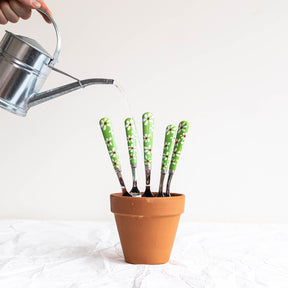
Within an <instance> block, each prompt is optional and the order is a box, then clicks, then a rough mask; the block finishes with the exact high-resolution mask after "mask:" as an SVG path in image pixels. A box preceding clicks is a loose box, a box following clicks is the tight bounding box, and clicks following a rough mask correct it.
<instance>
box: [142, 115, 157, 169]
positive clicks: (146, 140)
mask: <svg viewBox="0 0 288 288" xmlns="http://www.w3.org/2000/svg"><path fill="white" fill-rule="evenodd" d="M142 126H143V146H144V162H145V166H151V165H152V147H153V133H154V115H153V114H152V113H151V112H146V113H144V114H143V116H142Z"/></svg>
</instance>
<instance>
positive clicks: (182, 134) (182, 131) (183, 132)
mask: <svg viewBox="0 0 288 288" xmlns="http://www.w3.org/2000/svg"><path fill="white" fill-rule="evenodd" d="M188 129H189V123H188V122H187V121H181V122H180V123H179V125H178V130H177V135H176V140H175V144H174V149H173V154H172V159H171V163H170V167H169V170H170V171H175V170H176V166H177V163H178V160H179V157H180V155H181V152H182V147H183V144H184V142H185V139H186V136H187V132H188Z"/></svg>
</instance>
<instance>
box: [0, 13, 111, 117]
mask: <svg viewBox="0 0 288 288" xmlns="http://www.w3.org/2000/svg"><path fill="white" fill-rule="evenodd" d="M38 11H39V12H41V13H43V14H45V15H46V16H47V17H48V18H49V19H50V20H51V22H52V23H53V26H54V28H55V31H56V36H57V45H56V49H55V52H54V55H53V56H50V55H49V53H48V52H46V51H45V50H44V48H43V47H41V46H40V45H39V44H38V43H37V42H36V41H35V40H33V39H31V38H28V37H24V36H20V35H15V34H13V33H11V32H8V31H6V33H5V35H4V37H3V39H2V40H1V42H0V107H1V108H4V109H6V110H8V111H10V112H13V113H15V114H18V115H21V116H25V115H26V113H27V111H28V110H29V108H30V107H32V106H35V105H37V104H40V103H42V102H45V101H47V100H50V99H53V98H55V97H58V96H61V95H64V94H66V93H69V92H72V91H74V90H76V89H79V88H83V87H86V86H88V85H93V84H113V80H112V79H99V78H95V79H94V78H93V79H86V80H81V81H80V80H78V79H77V78H75V77H73V76H71V75H69V74H67V73H65V72H63V71H60V70H59V69H56V68H55V67H54V65H55V63H56V62H57V59H58V56H59V53H60V48H61V37H60V33H59V30H58V27H57V25H56V23H55V21H54V20H53V18H52V17H51V16H50V15H49V14H48V13H46V12H45V11H44V10H42V9H38ZM51 70H54V71H57V72H59V73H62V74H64V75H66V76H69V77H71V78H73V79H74V80H76V82H73V83H71V84H67V85H63V86H60V87H57V88H54V89H51V90H48V91H44V92H39V91H40V89H41V87H42V86H43V84H44V82H45V80H46V79H47V77H48V75H49V73H50V71H51Z"/></svg>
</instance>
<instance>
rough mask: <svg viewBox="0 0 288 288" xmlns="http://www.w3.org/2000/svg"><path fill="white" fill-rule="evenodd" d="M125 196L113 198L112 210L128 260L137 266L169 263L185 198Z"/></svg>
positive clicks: (117, 194) (175, 195)
mask: <svg viewBox="0 0 288 288" xmlns="http://www.w3.org/2000/svg"><path fill="white" fill-rule="evenodd" d="M171 195H172V197H159V198H158V197H153V198H150V197H142V198H141V197H125V196H122V194H121V193H115V194H111V195H110V204H111V211H112V212H113V213H114V215H115V220H116V224H117V229H118V233H119V237H120V241H121V245H122V250H123V253H124V257H125V261H126V262H129V263H133V264H163V263H166V262H168V261H169V258H170V254H171V250H172V246H173V243H174V239H175V235H176V231H177V227H178V223H179V219H180V215H181V214H182V213H183V212H184V202H185V196H184V195H182V194H176V193H171Z"/></svg>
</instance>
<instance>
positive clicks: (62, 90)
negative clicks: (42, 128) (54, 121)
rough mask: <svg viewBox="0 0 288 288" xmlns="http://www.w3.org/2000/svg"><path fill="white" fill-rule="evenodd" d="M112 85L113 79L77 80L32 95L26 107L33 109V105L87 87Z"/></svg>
mask: <svg viewBox="0 0 288 288" xmlns="http://www.w3.org/2000/svg"><path fill="white" fill-rule="evenodd" d="M113 83H114V80H113V79H103V78H91V79H85V80H81V81H80V80H79V81H76V82H73V83H70V84H66V85H63V86H60V87H57V88H53V89H50V90H47V91H44V92H40V93H37V94H34V95H32V96H31V97H30V99H29V102H28V107H29V108H30V107H33V106H35V105H38V104H41V103H43V102H46V101H48V100H51V99H54V98H56V97H59V96H62V95H64V94H67V93H70V92H73V91H75V90H78V89H80V88H85V87H86V86H89V85H94V84H113Z"/></svg>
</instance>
